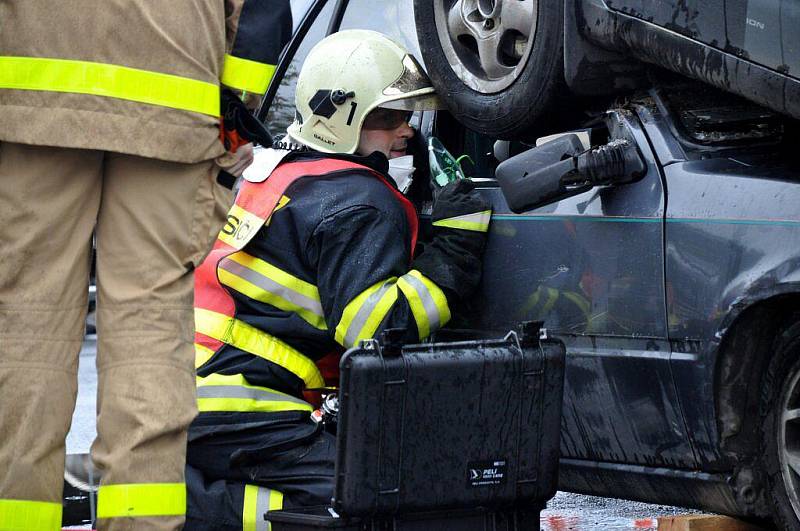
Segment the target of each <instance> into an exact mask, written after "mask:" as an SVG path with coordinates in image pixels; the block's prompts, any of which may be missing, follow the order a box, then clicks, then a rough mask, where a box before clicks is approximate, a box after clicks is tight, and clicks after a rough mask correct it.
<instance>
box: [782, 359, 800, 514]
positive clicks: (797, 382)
mask: <svg viewBox="0 0 800 531" xmlns="http://www.w3.org/2000/svg"><path fill="white" fill-rule="evenodd" d="M781 398H782V399H781V419H780V428H779V430H778V449H779V452H780V455H779V457H780V465H781V477H782V478H783V484H784V487H785V489H786V495H787V497H788V498H789V502H790V503H791V504H792V510H794V514H795V516H797V518H798V519H800V495H799V494H800V371H797V372H796V373H795V374H794V375H793V376H792V379H791V381H790V382H789V384H788V385H787V386H786V387H784V391H783V395H782V397H781Z"/></svg>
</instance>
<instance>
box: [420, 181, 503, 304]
mask: <svg viewBox="0 0 800 531" xmlns="http://www.w3.org/2000/svg"><path fill="white" fill-rule="evenodd" d="M474 188H475V185H474V184H473V183H472V181H470V180H466V179H460V180H458V181H455V182H451V183H449V184H447V185H446V186H444V187H443V188H442V189H441V190H440V191H439V193H438V194H437V195H436V197H435V199H434V203H433V212H432V221H433V239H432V240H431V242H430V243H429V244H428V245H427V246H425V250H424V251H423V253H422V254H421V255H420V256H419V257H418V258H417V259H416V260H414V264H413V268H414V269H417V270H418V271H419V272H420V273H422V274H423V275H425V276H426V277H428V278H429V279H431V280H432V281H433V282H434V283H436V285H438V286H439V287H440V288H442V289H444V290H445V292H446V293H447V295H448V298H451V297H453V296H455V298H456V299H457V300H458V301H465V300H467V299H468V298H469V297H470V296H471V295H472V293H473V292H474V291H475V289H476V288H477V287H478V282H480V279H481V259H482V257H483V248H484V245H485V243H486V233H487V231H488V229H489V219H490V216H491V213H492V207H491V205H489V203H487V202H486V201H485V200H484V199H483V198H482V197H481V196H480V195H479V194H478V193H477V192H476V191H475V190H474Z"/></svg>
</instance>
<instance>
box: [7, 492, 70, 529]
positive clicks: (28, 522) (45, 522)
mask: <svg viewBox="0 0 800 531" xmlns="http://www.w3.org/2000/svg"><path fill="white" fill-rule="evenodd" d="M61 508H62V505H61V504H60V503H51V502H42V501H30V500H7V499H0V531H31V530H33V529H35V530H36V531H58V530H59V529H61Z"/></svg>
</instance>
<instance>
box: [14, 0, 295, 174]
mask: <svg viewBox="0 0 800 531" xmlns="http://www.w3.org/2000/svg"><path fill="white" fill-rule="evenodd" d="M291 30H292V21H291V11H290V7H289V0H169V1H164V0H0V141H7V142H16V143H24V144H34V145H49V146H61V147H70V148H86V149H98V150H108V151H116V152H121V153H128V154H133V155H139V156H144V157H151V158H157V159H162V160H169V161H176V162H199V161H201V160H207V159H211V158H214V157H216V156H218V155H220V154H222V153H223V151H224V150H223V147H222V144H221V142H220V141H219V129H218V125H219V113H220V110H219V85H220V80H222V81H223V82H224V84H225V85H228V86H231V87H233V88H236V89H239V90H244V91H247V92H256V93H262V94H263V92H264V91H265V90H266V88H267V85H268V82H269V80H270V79H271V77H272V73H273V71H274V65H275V63H276V62H277V58H278V55H279V54H280V51H281V49H282V47H283V45H284V44H285V43H286V42H287V41H288V39H289V38H290V36H291Z"/></svg>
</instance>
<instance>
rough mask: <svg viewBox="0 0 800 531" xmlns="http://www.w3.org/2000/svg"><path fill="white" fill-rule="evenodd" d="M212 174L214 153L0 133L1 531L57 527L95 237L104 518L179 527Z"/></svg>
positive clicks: (97, 454) (212, 214) (112, 525)
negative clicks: (196, 270)
mask: <svg viewBox="0 0 800 531" xmlns="http://www.w3.org/2000/svg"><path fill="white" fill-rule="evenodd" d="M216 173H217V170H216V169H215V166H214V163H213V162H212V161H208V162H202V163H197V164H180V163H172V162H164V161H156V160H151V159H145V158H141V157H136V156H131V155H123V154H116V153H107V152H100V151H89V150H76V149H63V148H52V147H37V146H28V145H21V144H13V143H0V249H2V251H0V530H2V531H7V530H9V529H13V530H14V531H18V530H24V529H31V530H37V531H49V530H55V529H60V528H61V500H62V484H63V472H64V449H65V444H64V439H65V436H66V434H67V432H68V430H69V426H70V420H71V417H72V412H73V409H74V406H75V398H76V392H77V364H78V354H79V351H80V348H81V344H82V339H83V334H84V320H85V316H86V311H87V293H88V289H87V286H88V281H89V274H90V249H91V246H92V233H93V231H96V236H95V238H96V248H97V294H98V314H97V329H98V348H97V370H98V381H99V385H98V401H97V409H98V411H97V413H98V417H97V428H98V435H97V439H96V440H95V442H94V444H93V446H92V457H93V459H94V461H95V463H96V464H97V465H98V466H99V467H100V468H101V469H102V471H103V480H102V484H101V487H100V491H99V493H98V507H97V510H98V517H99V521H98V528H99V529H101V530H121V529H125V530H128V529H130V530H133V529H136V530H141V529H169V530H173V529H180V527H181V525H182V524H183V522H184V514H185V496H186V491H185V484H184V462H185V448H186V430H187V427H188V425H189V423H190V422H191V421H192V419H193V417H194V416H195V413H196V404H195V383H194V370H193V358H194V352H193V347H192V342H193V312H192V304H193V295H192V290H193V282H192V270H193V267H194V266H195V265H197V264H199V263H200V262H201V260H202V258H203V257H204V255H205V254H206V252H207V251H208V249H209V248H210V245H211V242H212V240H213V237H214V236H215V235H216V232H217V230H218V229H219V227H220V226H221V221H222V219H223V218H224V212H225V210H226V209H227V206H228V205H227V204H226V203H227V202H228V201H230V200H231V197H230V192H228V191H227V190H225V189H224V188H222V187H221V186H219V185H218V184H217V183H216Z"/></svg>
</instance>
